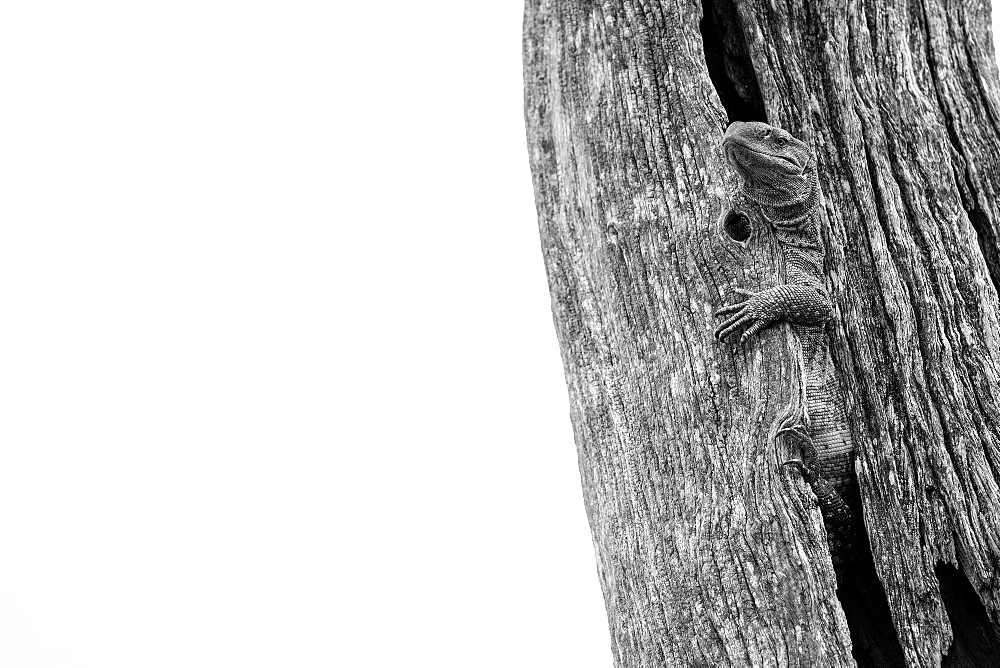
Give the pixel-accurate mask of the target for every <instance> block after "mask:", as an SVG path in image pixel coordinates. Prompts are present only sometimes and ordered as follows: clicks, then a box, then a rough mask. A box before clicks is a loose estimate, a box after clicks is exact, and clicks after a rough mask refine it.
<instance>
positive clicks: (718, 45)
mask: <svg viewBox="0 0 1000 668" xmlns="http://www.w3.org/2000/svg"><path fill="white" fill-rule="evenodd" d="M701 7H702V18H701V37H702V41H703V43H704V45H705V63H706V64H707V65H708V75H709V77H711V79H712V85H713V86H715V90H716V91H717V92H718V93H719V99H720V100H721V101H722V106H723V107H725V109H726V115H728V116H729V122H730V123H732V122H733V121H763V122H765V123H766V122H767V114H766V113H765V111H764V98H763V97H762V96H761V94H760V86H759V85H758V84H757V74H756V73H755V72H754V69H753V63H752V62H751V61H750V56H749V55H748V54H747V45H746V39H745V38H744V36H743V29H742V27H741V26H740V20H739V17H738V16H737V15H736V6H735V5H734V4H733V0H702V1H701Z"/></svg>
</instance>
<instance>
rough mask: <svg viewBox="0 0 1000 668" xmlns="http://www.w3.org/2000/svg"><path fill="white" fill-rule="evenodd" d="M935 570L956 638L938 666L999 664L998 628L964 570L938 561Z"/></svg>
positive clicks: (954, 667) (999, 638) (999, 644)
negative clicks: (991, 620)
mask: <svg viewBox="0 0 1000 668" xmlns="http://www.w3.org/2000/svg"><path fill="white" fill-rule="evenodd" d="M934 572H935V574H936V575H937V578H938V584H939V585H941V598H942V599H943V600H944V607H945V609H946V610H947V611H948V620H949V621H950V622H951V631H952V633H953V634H954V637H955V639H954V641H952V643H951V647H950V648H948V654H947V655H945V657H944V660H943V661H942V662H941V666H942V667H943V668H958V667H959V666H962V667H964V666H1000V629H998V628H997V627H996V625H994V624H993V623H992V622H990V618H989V614H988V613H987V612H986V607H985V606H984V605H983V603H982V601H980V600H979V596H977V595H976V590H975V589H973V587H972V585H971V584H970V583H969V579H968V578H966V577H965V573H963V572H962V571H961V569H958V568H955V567H954V566H952V565H951V564H938V565H937V567H936V568H935V569H934Z"/></svg>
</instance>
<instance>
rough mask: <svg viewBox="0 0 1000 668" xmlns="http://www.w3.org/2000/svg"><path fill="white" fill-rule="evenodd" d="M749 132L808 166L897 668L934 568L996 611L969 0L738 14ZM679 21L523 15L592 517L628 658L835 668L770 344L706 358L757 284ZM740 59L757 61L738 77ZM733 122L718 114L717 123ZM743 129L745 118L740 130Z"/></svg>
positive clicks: (643, 9) (987, 80)
mask: <svg viewBox="0 0 1000 668" xmlns="http://www.w3.org/2000/svg"><path fill="white" fill-rule="evenodd" d="M736 13H738V16H739V20H738V21H737V20H736V19H735V16H734V17H733V18H734V21H736V22H735V24H733V25H729V26H726V27H727V28H728V29H736V30H738V31H740V32H741V33H742V34H743V35H744V36H745V39H746V42H747V52H748V54H749V59H750V61H751V63H752V69H753V71H754V72H756V78H757V81H758V82H759V89H760V97H761V98H762V100H763V110H764V112H766V116H767V119H766V120H767V121H768V122H770V123H772V124H773V125H778V126H780V127H784V128H786V129H788V130H789V131H791V132H792V133H793V134H794V135H796V136H798V137H801V138H803V139H806V140H807V141H809V142H810V143H811V144H812V145H813V146H814V148H815V151H816V154H817V157H818V164H819V174H820V181H821V185H822V188H823V192H824V196H825V205H824V207H823V209H822V212H821V218H822V220H821V225H822V229H823V234H824V239H825V241H826V245H827V266H826V270H827V279H828V285H827V287H828V289H829V291H830V293H831V296H832V298H833V301H834V304H835V319H834V322H833V324H832V326H831V327H830V328H828V332H829V336H830V345H831V350H832V353H833V357H834V361H835V364H836V366H837V368H838V371H839V374H840V376H841V381H842V385H843V388H844V391H845V394H846V396H847V401H848V407H849V413H850V428H851V430H852V432H853V434H854V439H855V442H856V444H857V448H858V460H857V473H858V479H859V484H860V488H861V492H862V496H863V502H864V507H865V521H866V524H867V527H868V532H869V535H870V537H871V542H872V551H873V554H874V559H875V564H876V567H877V570H878V574H879V576H880V578H881V580H882V582H883V584H884V586H885V589H886V594H887V597H888V600H889V604H890V608H891V611H892V619H893V622H894V624H895V628H896V632H897V634H898V636H899V640H900V643H901V645H902V648H903V651H904V653H905V656H906V659H907V662H908V663H910V664H911V665H927V666H934V665H939V663H940V661H941V657H942V655H943V654H944V653H945V652H946V651H947V650H948V649H949V646H950V643H951V628H950V625H949V620H948V616H947V614H946V612H945V609H944V606H943V604H942V601H941V597H940V594H939V587H938V580H937V578H936V576H935V572H934V568H935V565H936V564H937V563H939V562H948V563H954V564H958V565H960V566H961V567H962V568H963V569H964V572H965V574H966V576H967V577H968V579H969V581H970V582H971V583H972V584H973V586H974V587H975V589H976V591H977V592H978V595H979V597H980V599H981V600H982V602H983V603H984V604H985V605H986V608H987V610H989V611H990V614H991V615H992V618H993V620H994V621H997V620H998V619H1000V487H998V480H1000V324H998V301H997V292H996V287H995V285H996V284H997V283H1000V261H998V258H1000V249H998V246H997V238H998V236H997V232H998V227H1000V186H998V185H997V184H1000V106H998V97H997V92H998V90H1000V88H998V77H997V68H996V65H995V63H994V60H993V45H992V42H991V37H990V34H989V18H990V14H989V6H988V3H986V2H981V1H976V2H972V3H964V2H959V1H957V0H954V1H952V0H949V1H943V0H925V1H924V2H916V1H911V2H900V1H899V0H894V1H891V2H875V1H874V0H869V1H868V2H847V3H843V2H840V1H838V0H804V1H803V0H799V1H797V2H789V3H786V2H779V3H773V2H764V1H760V0H753V1H747V2H737V12H736ZM701 16H702V4H701V2H691V1H690V0H683V1H680V2H672V3H661V2H658V1H657V0H648V1H647V0H640V1H630V0H618V1H608V2H603V3H598V2H591V1H585V0H527V6H526V12H525V23H524V31H525V32H524V68H525V69H524V71H525V89H526V92H525V116H526V124H527V134H528V146H529V155H530V161H531V167H532V173H533V178H534V186H535V195H536V203H537V210H538V221H539V228H540V233H541V240H542V250H543V254H544V260H545V264H546V268H547V272H548V277H549V285H550V290H551V295H552V308H553V316H554V321H555V326H556V331H557V335H558V338H559V343H560V346H561V349H562V356H563V362H564V367H565V373H566V380H567V385H568V388H569V395H570V406H571V419H572V423H573V427H574V432H575V435H576V441H577V446H578V450H579V462H580V471H581V477H582V482H583V489H584V500H585V505H586V509H587V513H588V518H589V520H590V526H591V530H592V534H593V540H594V545H595V550H596V555H597V563H598V572H599V576H600V580H601V585H602V587H603V591H604V595H605V602H606V606H607V611H608V618H609V623H610V627H611V637H612V647H613V651H614V655H615V659H616V662H617V664H618V665H621V666H664V665H698V664H702V665H705V664H708V665H720V664H733V665H743V664H763V665H767V664H780V665H784V664H788V665H850V664H851V663H853V660H852V658H851V640H850V634H849V631H848V628H847V624H846V621H845V618H844V615H843V612H842V611H841V608H840V605H839V602H838V600H837V598H836V597H835V594H834V592H835V589H836V581H835V577H834V573H833V570H832V568H831V564H830V559H829V555H828V553H827V550H826V543H825V534H824V530H823V526H822V520H821V518H820V515H819V513H818V511H817V510H816V508H815V505H814V502H813V497H812V496H811V493H810V491H809V489H808V487H807V486H805V485H804V484H803V483H802V481H801V479H800V478H798V477H796V476H794V475H791V474H789V473H781V474H779V473H778V472H777V467H778V464H779V463H780V462H781V461H782V460H784V459H787V457H788V455H789V453H788V452H786V451H781V450H782V449H781V447H780V445H776V443H775V442H774V440H773V434H772V433H769V431H772V430H773V427H772V425H773V424H774V423H775V421H776V419H777V417H778V416H779V415H780V414H781V412H782V411H783V410H785V407H786V406H787V405H788V403H789V401H790V400H791V399H790V396H791V395H792V394H793V393H794V392H793V390H794V386H795V383H796V382H797V381H796V378H795V376H796V374H795V365H794V360H793V356H794V347H793V346H792V343H791V339H790V336H789V332H788V325H784V324H783V325H779V326H776V327H772V328H769V330H765V332H764V333H763V334H762V336H760V337H759V338H756V339H754V340H753V341H751V342H750V343H748V344H747V345H745V346H744V347H737V346H733V345H730V344H725V345H721V344H718V343H717V342H715V340H714V339H713V338H712V330H713V327H714V321H713V317H712V312H713V311H714V310H715V309H717V308H718V307H720V306H721V305H723V304H724V303H727V302H728V301H730V300H731V288H733V287H747V288H751V289H755V288H758V287H761V286H765V285H770V284H773V283H774V278H775V271H776V269H775V267H776V260H775V248H774V243H773V239H772V238H770V237H769V236H768V235H767V234H766V232H765V231H761V230H755V231H754V235H755V237H754V241H755V243H751V244H747V245H741V244H738V243H736V242H734V241H733V240H732V239H730V238H728V237H727V236H726V235H725V234H724V233H723V232H722V230H721V229H720V225H719V221H718V217H719V214H720V213H721V212H722V211H723V209H724V208H725V206H726V201H727V193H728V192H729V189H731V188H732V187H733V181H732V176H731V175H730V174H729V171H728V168H727V167H726V166H725V163H724V160H723V158H722V156H721V154H720V153H719V152H718V145H719V141H720V140H721V137H722V134H723V132H724V130H725V127H726V125H727V114H726V111H725V110H724V109H723V107H722V105H721V103H720V98H719V96H718V94H717V92H716V89H715V87H714V86H713V83H712V81H711V79H710V77H709V71H708V68H707V66H706V58H705V50H704V44H703V38H702V34H701V32H700V30H699V22H700V19H701ZM747 67H749V63H748V64H747ZM730 111H732V109H730ZM761 120H763V119H761Z"/></svg>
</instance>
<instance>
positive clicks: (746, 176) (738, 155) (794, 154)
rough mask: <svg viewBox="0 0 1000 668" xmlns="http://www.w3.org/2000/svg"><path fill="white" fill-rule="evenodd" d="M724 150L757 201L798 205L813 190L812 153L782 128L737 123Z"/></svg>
mask: <svg viewBox="0 0 1000 668" xmlns="http://www.w3.org/2000/svg"><path fill="white" fill-rule="evenodd" d="M722 150H723V152H724V153H725V154H726V160H727V161H728V162H729V164H730V166H731V167H732V168H733V169H734V170H736V173H737V174H739V176H740V180H741V181H743V186H744V188H746V189H747V190H748V191H749V192H750V193H751V194H752V195H754V199H759V200H762V201H765V202H767V203H771V204H783V203H788V202H793V201H798V200H801V199H802V198H803V197H805V196H806V195H807V194H808V192H809V190H810V188H811V186H812V180H813V178H814V175H815V170H813V169H810V168H811V167H812V152H811V151H810V150H809V147H808V146H806V144H804V143H803V142H801V141H799V140H798V139H796V138H795V137H793V136H792V135H790V134H788V133H787V132H786V131H784V130H782V129H780V128H775V127H772V126H770V125H768V124H767V123H757V122H753V123H742V122H740V121H736V122H734V123H733V124H732V125H730V126H729V129H728V130H726V134H725V136H724V137H723V138H722Z"/></svg>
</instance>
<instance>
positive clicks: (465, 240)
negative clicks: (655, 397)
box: [0, 0, 611, 668]
mask: <svg viewBox="0 0 1000 668" xmlns="http://www.w3.org/2000/svg"><path fill="white" fill-rule="evenodd" d="M520 22H521V3H520V2H515V1H507V2H496V3H490V2H459V1H458V0H454V1H451V2H447V1H443V0H442V1H439V2H424V3H415V2H382V3H328V2H324V3H321V2H295V1H290V0H285V1H284V2H280V3H279V2H273V1H272V2H240V3H237V2H223V1H220V0H199V1H198V2H191V1H187V0H174V1H173V2H169V3H168V2H159V3H136V2H108V1H95V2H88V3H79V2H45V1H35V2H20V3H8V5H7V6H6V7H5V8H4V12H3V14H2V16H0V93H2V99H3V103H2V104H0V170H2V173H0V213H2V225H0V322H2V324H3V326H2V327H0V666H5V667H6V666H12V667H15V668H20V667H29V666H30V667H35V666H39V667H41V666H57V667H60V668H62V667H66V666H94V667H100V668H109V667H119V666H121V667H129V668H132V667H137V666H142V667H145V666H170V667H175V666H210V667H216V666H241V667H243V666H294V667H306V666H344V667H348V666H350V667H353V666H449V667H450V666H455V667H458V666H461V667H465V666H582V667H587V666H595V667H596V666H601V667H606V666H609V665H610V664H611V653H610V649H609V642H610V641H609V638H608V633H607V625H606V620H605V614H604V606H603V600H602V597H601V593H600V587H599V584H598V580H597V575H596V569H595V565H594V557H593V550H592V547H591V544H590V536H589V531H588V528H587V523H586V517H585V515H584V508H583V502H582V495H581V492H580V485H579V477H578V473H577V465H576V453H575V447H574V445H573V437H572V432H571V429H570V424H569V419H568V415H567V412H568V406H567V400H566V390H565V386H564V383H563V379H562V367H561V361H560V358H559V350H558V346H557V344H556V339H555V334H554V331H553V327H552V321H551V315H550V311H549V303H548V291H547V287H546V283H545V276H544V270H543V265H542V259H541V253H540V251H539V242H538V236H537V229H536V221H535V213H534V204H533V200H532V190H531V181H530V175H529V172H528V162H527V155H526V150H525V139H524V130H523V121H522V112H521V90H522V89H521V63H520V48H521V34H520V31H521V26H520Z"/></svg>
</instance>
